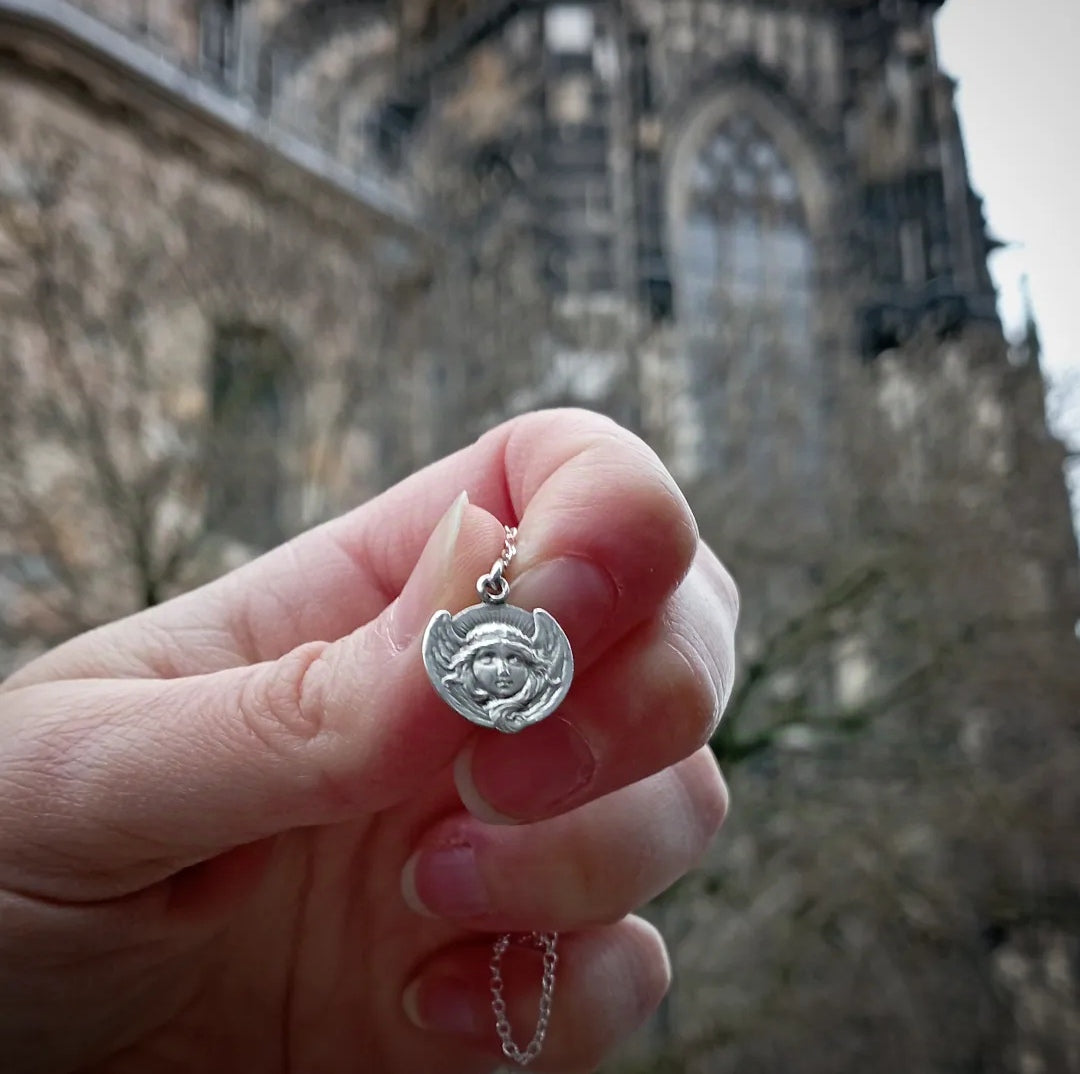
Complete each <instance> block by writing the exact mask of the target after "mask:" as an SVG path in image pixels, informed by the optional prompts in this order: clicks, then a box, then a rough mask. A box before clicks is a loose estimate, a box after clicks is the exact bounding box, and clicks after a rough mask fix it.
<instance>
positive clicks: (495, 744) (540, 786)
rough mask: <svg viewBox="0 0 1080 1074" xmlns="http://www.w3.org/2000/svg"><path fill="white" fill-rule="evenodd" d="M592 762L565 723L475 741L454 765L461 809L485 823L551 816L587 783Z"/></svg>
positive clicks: (547, 722) (585, 746) (585, 745)
mask: <svg viewBox="0 0 1080 1074" xmlns="http://www.w3.org/2000/svg"><path fill="white" fill-rule="evenodd" d="M595 771H596V758H595V757H594V756H593V752H592V750H591V749H590V747H589V744H588V742H586V741H585V739H584V737H583V736H582V735H581V733H580V732H578V731H577V730H575V728H574V727H573V726H571V724H569V723H568V722H567V721H566V720H560V719H557V718H552V719H548V720H545V721H544V722H543V723H541V724H538V725H537V726H535V727H530V728H529V729H528V730H526V731H522V732H521V734H518V735H513V736H499V737H498V738H495V737H486V736H485V737H475V738H473V740H472V742H471V743H470V745H469V746H468V747H466V749H465V750H464V751H463V752H462V753H461V754H460V755H459V757H458V759H457V762H456V763H455V765H454V781H455V783H456V784H457V789H458V794H460V795H461V801H462V803H463V804H464V805H465V808H466V809H468V810H469V812H470V813H472V814H473V816H475V817H477V818H479V819H480V820H484V821H487V822H488V823H489V824H506V823H514V822H520V821H529V820H539V819H541V818H543V817H549V816H553V815H554V814H555V813H557V812H559V810H560V808H561V807H562V806H564V805H565V804H567V803H569V802H571V801H572V800H573V799H574V797H575V796H576V795H577V794H578V793H579V792H580V791H581V790H582V789H583V788H585V787H586V786H588V784H589V783H590V781H591V780H592V777H593V774H594V773H595Z"/></svg>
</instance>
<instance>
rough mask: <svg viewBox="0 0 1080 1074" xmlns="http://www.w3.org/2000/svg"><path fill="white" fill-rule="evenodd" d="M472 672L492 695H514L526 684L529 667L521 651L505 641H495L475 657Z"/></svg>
mask: <svg viewBox="0 0 1080 1074" xmlns="http://www.w3.org/2000/svg"><path fill="white" fill-rule="evenodd" d="M472 672H473V676H474V677H475V678H476V681H477V682H478V683H479V684H480V685H481V686H482V687H483V688H484V689H485V690H486V691H487V692H488V693H489V694H491V696H492V697H497V698H500V699H506V698H508V697H513V696H514V694H516V693H518V692H519V691H520V690H521V688H522V687H523V686H524V685H525V680H526V679H527V678H528V675H529V669H528V666H527V665H526V663H525V660H524V658H523V657H522V655H521V653H520V651H519V650H518V649H517V648H516V647H515V646H513V645H507V644H506V643H505V642H501V641H493V642H492V643H491V644H490V645H485V646H483V648H481V649H480V650H479V651H478V652H477V653H476V655H475V656H474V657H473V662H472Z"/></svg>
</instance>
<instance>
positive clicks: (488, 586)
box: [476, 526, 518, 604]
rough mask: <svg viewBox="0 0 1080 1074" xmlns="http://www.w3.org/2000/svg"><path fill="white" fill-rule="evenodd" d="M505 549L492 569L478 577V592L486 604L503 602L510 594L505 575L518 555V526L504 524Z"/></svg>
mask: <svg viewBox="0 0 1080 1074" xmlns="http://www.w3.org/2000/svg"><path fill="white" fill-rule="evenodd" d="M503 530H504V531H505V536H504V538H503V542H504V543H503V550H502V553H501V554H500V555H499V558H498V559H497V560H495V562H494V564H492V567H491V570H490V571H489V572H488V573H487V574H483V575H481V576H480V578H479V579H477V582H476V592H477V593H479V594H480V597H481V598H482V600H483V601H484V603H485V604H503V603H505V601H506V598H507V597H508V596H510V583H509V582H508V581H507V580H506V578H505V577H504V575H505V573H506V571H507V570H508V569H509V567H510V564H511V563H513V562H514V556H516V555H517V532H518V531H517V527H516V526H504V527H503Z"/></svg>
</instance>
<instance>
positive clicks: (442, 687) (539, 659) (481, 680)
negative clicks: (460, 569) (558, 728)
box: [423, 527, 574, 734]
mask: <svg viewBox="0 0 1080 1074" xmlns="http://www.w3.org/2000/svg"><path fill="white" fill-rule="evenodd" d="M516 536H517V531H516V530H514V529H512V528H510V527H507V530H506V549H505V551H504V552H503V554H502V556H501V558H500V559H499V560H497V561H496V563H495V565H494V566H493V567H492V569H491V572H490V573H489V574H485V575H484V576H483V577H481V578H480V579H479V581H478V582H477V583H476V588H477V592H479V594H480V596H481V599H482V600H483V602H484V603H482V604H476V605H474V606H473V607H471V608H466V609H465V610H464V611H463V612H458V613H457V615H451V614H450V613H449V612H448V611H439V612H436V613H435V614H434V616H432V618H431V621H430V622H429V623H428V626H427V630H426V631H425V632H424V643H423V653H424V667H425V668H426V669H427V673H428V677H429V678H430V679H431V685H432V686H434V687H435V691H436V693H438V695H439V696H440V697H441V698H442V699H443V700H444V701H445V702H446V703H447V704H448V705H449V706H450V707H451V708H452V709H454V711H455V712H457V713H459V714H460V715H462V716H464V717H465V719H467V720H469V721H471V722H472V723H475V724H479V725H480V726H481V727H491V728H494V729H495V730H496V731H503V732H505V733H506V734H516V733H517V732H518V731H523V730H524V729H525V728H526V727H532V726H533V725H534V724H538V723H540V721H541V720H545V719H547V717H548V716H550V715H551V714H552V713H553V712H554V711H555V710H556V709H557V708H558V707H559V705H560V704H562V701H563V699H564V698H565V697H566V692H567V691H568V690H569V689H570V682H571V680H572V679H573V677H574V654H573V652H572V651H571V649H570V642H569V640H568V639H567V637H566V634H565V633H564V632H563V629H562V627H560V626H559V624H558V623H557V622H556V621H555V620H554V619H553V618H552V617H551V616H550V615H549V614H548V613H547V612H546V611H544V609H543V608H537V609H536V611H534V612H527V611H525V609H524V608H517V607H515V606H514V605H512V604H507V603H506V598H507V597H508V596H509V593H510V584H509V582H507V580H506V578H505V577H504V576H503V573H504V571H505V570H506V568H507V567H508V566H509V565H510V561H511V560H512V559H513V558H514V555H515V553H516V551H517V550H516V547H515V545H514V538H515V537H516Z"/></svg>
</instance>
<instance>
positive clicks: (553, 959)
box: [491, 932, 559, 1067]
mask: <svg viewBox="0 0 1080 1074" xmlns="http://www.w3.org/2000/svg"><path fill="white" fill-rule="evenodd" d="M512 942H513V937H512V936H511V935H510V934H509V933H507V934H506V935H505V936H500V937H499V938H498V939H497V940H496V941H495V946H494V948H492V952H491V1009H492V1011H494V1012H495V1032H496V1033H498V1034H499V1040H501V1041H502V1050H503V1055H505V1056H506V1058H507V1059H509V1060H510V1061H511V1062H514V1063H517V1065H518V1066H520V1067H527V1066H528V1065H529V1064H530V1063H531V1062H532V1061H533V1060H534V1059H535V1058H536V1057H537V1056H538V1055H539V1054H540V1051H541V1049H542V1048H543V1047H544V1038H545V1037H546V1036H547V1031H548V1023H549V1022H550V1021H551V1000H552V997H553V996H554V995H555V969H556V967H557V966H558V964H559V956H558V954H557V953H556V951H555V947H556V945H557V944H558V942H559V934H558V933H557V932H534V933H533V934H532V935H531V936H530V937H528V942H529V943H531V944H532V945H533V946H534V947H536V948H538V949H540V950H542V951H543V952H544V975H543V977H542V978H541V982H540V1014H539V1017H538V1018H537V1020H536V1032H535V1033H533V1038H532V1040H531V1041H529V1043H528V1044H527V1045H526V1047H525V1048H524V1049H522V1048H519V1047H518V1046H517V1045H516V1044H515V1043H514V1030H513V1028H512V1027H511V1025H510V1018H509V1016H508V1015H507V1013H506V1000H505V999H503V976H502V959H503V955H505V954H506V949H507V948H508V947H509V946H510V944H511V943H512Z"/></svg>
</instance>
